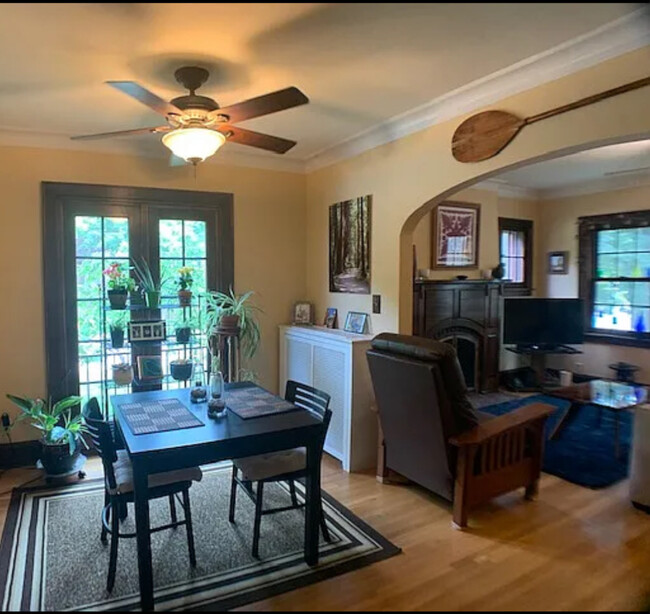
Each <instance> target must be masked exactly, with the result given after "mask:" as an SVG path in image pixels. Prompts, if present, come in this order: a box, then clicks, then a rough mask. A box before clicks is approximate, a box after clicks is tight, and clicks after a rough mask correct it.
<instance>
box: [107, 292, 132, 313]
mask: <svg viewBox="0 0 650 614" xmlns="http://www.w3.org/2000/svg"><path fill="white" fill-rule="evenodd" d="M128 296H129V293H128V292H127V291H126V290H109V291H108V300H109V302H110V304H111V309H126V299H127V297H128Z"/></svg>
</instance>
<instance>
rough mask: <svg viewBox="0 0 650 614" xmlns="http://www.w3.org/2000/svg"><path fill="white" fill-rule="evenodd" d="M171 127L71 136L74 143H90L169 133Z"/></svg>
mask: <svg viewBox="0 0 650 614" xmlns="http://www.w3.org/2000/svg"><path fill="white" fill-rule="evenodd" d="M169 130H171V128H170V127H169V126H156V127H155V128H135V129H133V130H117V131H116V132H100V133H99V134H82V135H81V136H71V137H70V138H71V139H72V140H73V141H90V140H91V139H103V138H107V137H111V136H127V135H129V134H147V133H154V134H155V133H158V132H168V131H169Z"/></svg>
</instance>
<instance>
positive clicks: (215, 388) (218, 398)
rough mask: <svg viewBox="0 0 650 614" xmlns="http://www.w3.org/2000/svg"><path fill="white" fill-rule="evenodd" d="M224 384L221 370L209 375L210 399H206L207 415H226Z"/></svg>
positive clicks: (219, 416) (218, 416)
mask: <svg viewBox="0 0 650 614" xmlns="http://www.w3.org/2000/svg"><path fill="white" fill-rule="evenodd" d="M225 393H226V385H225V382H224V379H223V374H222V373H221V371H214V372H213V373H212V375H210V400H209V401H208V416H210V417H211V418H221V417H223V416H225V415H226V394H225Z"/></svg>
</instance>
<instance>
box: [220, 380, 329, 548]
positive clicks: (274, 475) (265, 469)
mask: <svg viewBox="0 0 650 614" xmlns="http://www.w3.org/2000/svg"><path fill="white" fill-rule="evenodd" d="M284 398H285V399H286V400H287V401H289V402H290V403H293V404H294V405H296V406H298V407H301V408H303V409H306V410H309V411H311V412H313V413H315V414H317V415H318V416H320V417H321V418H322V420H323V431H322V436H321V441H320V455H319V462H320V457H322V455H323V445H324V444H325V437H326V435H327V429H328V427H329V423H330V420H331V418H332V411H331V410H330V409H329V403H330V396H329V394H327V393H325V392H322V391H320V390H316V388H312V387H311V386H307V385H306V384H300V383H298V382H294V381H292V380H289V381H288V382H287V387H286V392H285V395H284ZM240 471H241V473H242V476H241V478H240V477H239V472H240ZM305 477H307V454H306V452H305V449H304V448H294V449H292V450H283V451H281V452H273V453H271V454H260V455H258V456H248V457H246V458H238V459H235V460H234V461H233V467H232V482H231V489H230V513H229V516H228V519H229V520H230V522H235V505H236V503H237V487H241V488H242V490H243V491H244V492H245V493H246V495H247V496H248V497H249V498H250V499H251V501H253V503H254V504H255V520H254V524H253V556H254V557H255V558H259V541H260V526H261V521H262V516H265V515H267V514H277V513H279V512H286V511H288V510H293V509H298V508H304V507H305V504H304V503H299V502H298V497H297V495H296V486H295V480H299V479H301V478H305ZM285 481H286V482H287V483H288V484H289V493H290V496H291V505H288V506H285V507H277V508H272V509H266V510H265V509H263V500H264V485H265V484H268V483H270V482H285ZM253 482H256V483H257V488H256V489H255V490H253ZM320 527H321V531H322V533H323V537H324V538H325V540H326V541H328V542H329V541H330V535H329V531H328V528H327V524H326V523H325V516H324V514H323V504H322V501H321V502H320Z"/></svg>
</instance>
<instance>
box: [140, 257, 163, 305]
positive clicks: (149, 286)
mask: <svg viewBox="0 0 650 614" xmlns="http://www.w3.org/2000/svg"><path fill="white" fill-rule="evenodd" d="M133 268H134V269H135V274H136V275H137V277H138V282H139V285H140V287H141V288H142V290H143V291H144V295H145V297H146V299H147V307H149V308H150V309H157V308H158V306H159V305H160V293H161V288H162V286H163V285H164V283H165V281H166V279H165V278H164V277H162V276H160V277H159V278H158V279H156V277H155V276H154V274H153V273H152V271H151V267H150V266H149V263H148V262H147V261H146V260H145V259H144V258H142V259H141V261H140V263H138V262H135V261H134V262H133Z"/></svg>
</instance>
